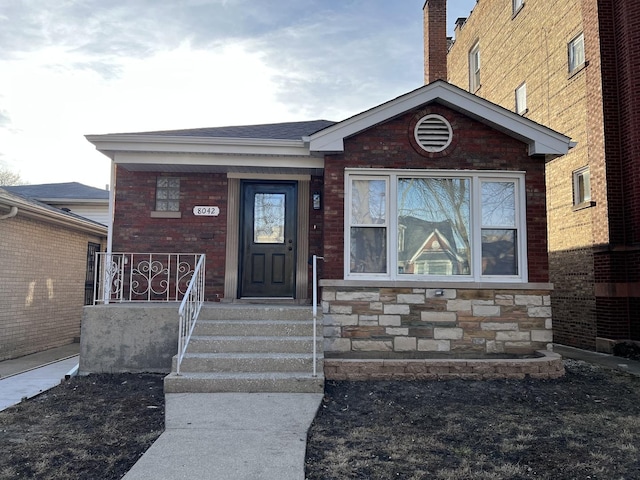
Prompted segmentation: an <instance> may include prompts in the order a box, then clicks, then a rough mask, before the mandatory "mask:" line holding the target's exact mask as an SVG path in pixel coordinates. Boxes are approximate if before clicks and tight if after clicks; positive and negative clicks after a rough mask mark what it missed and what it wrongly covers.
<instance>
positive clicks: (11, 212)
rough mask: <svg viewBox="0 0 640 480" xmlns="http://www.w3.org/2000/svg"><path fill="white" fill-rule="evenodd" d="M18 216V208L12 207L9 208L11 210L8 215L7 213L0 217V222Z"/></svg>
mask: <svg viewBox="0 0 640 480" xmlns="http://www.w3.org/2000/svg"><path fill="white" fill-rule="evenodd" d="M17 214H18V207H16V206H15V205H14V206H13V207H11V210H9V213H7V214H6V215H0V220H6V219H7V218H13V217H15V216H16V215H17Z"/></svg>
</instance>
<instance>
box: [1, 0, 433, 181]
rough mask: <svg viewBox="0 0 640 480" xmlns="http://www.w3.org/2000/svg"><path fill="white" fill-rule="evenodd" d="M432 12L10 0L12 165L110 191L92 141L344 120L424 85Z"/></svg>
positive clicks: (405, 7) (190, 1)
mask: <svg viewBox="0 0 640 480" xmlns="http://www.w3.org/2000/svg"><path fill="white" fill-rule="evenodd" d="M423 2H424V0H402V2H393V7H390V5H391V2H389V0H274V1H269V2H264V1H255V0H183V1H180V2H176V1H175V0H135V1H132V0H127V1H125V0H110V1H108V2H105V1H104V0H65V1H63V2H50V1H48V0H28V1H26V0H25V1H20V2H0V44H1V45H3V48H2V49H0V71H1V72H3V73H2V75H0V157H2V158H3V159H9V160H10V161H11V162H12V164H13V165H21V166H23V168H24V169H26V170H28V173H29V178H28V180H29V181H30V182H31V183H43V182H50V181H70V180H76V181H81V182H83V183H87V184H90V185H91V184H93V185H96V186H103V185H104V183H107V182H108V181H109V180H108V171H109V162H108V159H106V157H104V156H102V155H100V154H99V153H96V152H95V150H94V149H93V147H92V146H91V145H90V144H89V143H88V142H86V140H85V139H84V135H85V134H88V133H110V132H111V133H113V132H127V131H150V130H161V129H176V128H195V127H207V126H211V127H213V126H221V125H233V124H248V123H267V122H283V121H295V120H308V119H316V118H325V119H329V120H341V119H344V118H346V117H348V116H350V115H353V114H355V113H358V112H359V111H362V110H364V109H367V108H370V107H372V106H374V105H377V104H379V103H381V102H383V101H386V100H389V99H390V98H393V97H395V96H397V95H399V94H402V93H404V92H406V91H408V90H411V89H413V88H415V87H417V86H419V85H420V84H421V83H422V46H421V45H422V43H421V42H422V31H421V28H422V27H421V7H422V4H423ZM70 175H72V176H73V178H69V176H70ZM97 176H100V179H98V180H91V179H93V178H96V177H97ZM105 177H106V178H105Z"/></svg>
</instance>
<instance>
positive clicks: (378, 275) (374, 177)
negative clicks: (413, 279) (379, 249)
mask: <svg viewBox="0 0 640 480" xmlns="http://www.w3.org/2000/svg"><path fill="white" fill-rule="evenodd" d="M355 177H357V180H364V181H367V180H382V181H384V182H385V205H384V209H385V221H384V223H375V224H367V223H357V222H353V223H352V219H351V212H352V208H351V207H352V205H353V189H352V188H351V179H353V178H354V176H347V175H345V182H346V183H345V192H346V193H347V194H346V195H345V223H344V225H345V236H344V238H345V239H346V243H347V245H346V252H347V255H345V271H346V272H348V274H349V275H355V276H360V275H363V274H358V273H351V228H352V227H354V228H384V229H386V230H387V236H386V251H385V255H386V259H387V271H386V272H385V273H367V274H364V275H367V276H368V277H370V278H387V277H388V276H389V264H390V262H389V254H390V252H391V251H392V249H391V246H390V245H389V239H390V235H389V228H390V219H389V196H390V191H389V190H390V184H391V181H390V178H389V176H388V175H383V174H381V175H367V174H366V173H364V172H363V174H362V175H357V176H355ZM394 241H395V242H396V244H395V245H397V241H398V240H397V237H394Z"/></svg>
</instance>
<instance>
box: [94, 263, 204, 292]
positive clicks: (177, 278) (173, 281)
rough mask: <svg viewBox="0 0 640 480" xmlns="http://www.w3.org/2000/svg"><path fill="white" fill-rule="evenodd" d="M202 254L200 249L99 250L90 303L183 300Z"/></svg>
mask: <svg viewBox="0 0 640 480" xmlns="http://www.w3.org/2000/svg"><path fill="white" fill-rule="evenodd" d="M202 258H204V254H201V253H123V252H115V253H114V252H111V253H108V252H100V253H98V254H97V256H96V269H95V285H96V289H95V295H94V302H93V303H94V304H97V303H112V302H113V303H116V302H138V301H142V302H179V301H182V299H183V298H184V297H185V295H186V292H187V289H188V287H189V282H190V281H191V279H192V278H193V276H194V273H195V269H196V265H197V264H198V262H199V261H200V260H201V259H202Z"/></svg>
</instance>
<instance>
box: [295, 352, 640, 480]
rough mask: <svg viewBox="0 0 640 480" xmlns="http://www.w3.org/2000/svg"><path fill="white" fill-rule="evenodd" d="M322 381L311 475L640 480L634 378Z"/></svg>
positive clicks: (601, 374)
mask: <svg viewBox="0 0 640 480" xmlns="http://www.w3.org/2000/svg"><path fill="white" fill-rule="evenodd" d="M565 368H566V370H567V373H566V375H565V377H563V378H561V379H557V380H546V381H543V380H521V381H513V380H509V381H507V380H498V381H484V382H477V381H464V380H450V381H442V382H407V383H399V382H360V383H357V382H328V383H327V385H326V389H325V391H326V395H325V399H324V402H323V404H322V406H321V407H320V412H319V414H318V416H317V417H316V419H315V421H314V424H313V425H312V427H311V430H310V432H309V440H308V444H307V447H308V450H307V452H308V453H307V460H306V472H307V479H309V480H314V479H318V480H319V479H322V480H329V479H390V478H400V479H416V480H417V479H442V480H458V479H474V480H475V479H492V480H498V479H533V478H536V479H554V480H562V479H567V480H568V479H571V480H573V479H640V378H638V377H634V376H631V375H628V374H624V373H618V372H612V371H610V370H606V369H602V368H600V367H595V366H592V365H590V364H586V363H584V362H577V361H571V360H567V361H565Z"/></svg>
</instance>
